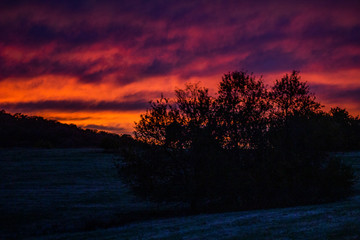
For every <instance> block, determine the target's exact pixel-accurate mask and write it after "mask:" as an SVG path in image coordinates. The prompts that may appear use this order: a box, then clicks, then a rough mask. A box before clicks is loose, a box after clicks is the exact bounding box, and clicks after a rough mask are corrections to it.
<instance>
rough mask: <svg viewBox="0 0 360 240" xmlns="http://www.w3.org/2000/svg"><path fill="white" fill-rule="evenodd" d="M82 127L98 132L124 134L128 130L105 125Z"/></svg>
mask: <svg viewBox="0 0 360 240" xmlns="http://www.w3.org/2000/svg"><path fill="white" fill-rule="evenodd" d="M80 127H82V128H88V129H96V130H101V131H109V132H115V133H122V132H124V131H125V130H126V129H125V128H123V127H114V126H104V125H97V124H89V125H82V126H80Z"/></svg>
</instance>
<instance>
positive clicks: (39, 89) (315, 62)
mask: <svg viewBox="0 0 360 240" xmlns="http://www.w3.org/2000/svg"><path fill="white" fill-rule="evenodd" d="M294 69H295V70H300V74H301V76H302V79H303V80H305V81H308V83H309V85H310V86H311V91H312V92H314V93H315V94H316V96H317V99H318V100H319V101H320V102H321V103H322V104H324V105H326V106H327V108H329V107H335V106H340V107H344V108H347V110H348V111H349V112H350V113H352V114H353V115H358V114H360V2H359V1H358V0H356V1H346V0H345V1H344V0H342V1H338V0H337V1H265V0H264V1H250V0H247V1H210V0H208V1H194V0H193V1H171V0H168V1H163V0H155V1H150V0H146V1H139V0H129V1H95V0H84V1H74V0H68V1H58V0H53V1H51V0H49V1H16V0H8V1H7V0H5V1H0V109H5V110H6V111H7V112H11V113H16V112H21V113H24V114H28V115H39V116H43V117H46V118H51V119H56V120H58V121H60V122H64V123H74V124H76V125H78V126H81V127H85V128H94V129H99V130H106V131H111V132H116V133H131V132H132V131H133V126H134V121H137V120H138V119H139V115H140V113H143V112H144V111H145V109H146V108H147V107H148V101H149V100H151V99H154V98H158V97H159V96H160V94H161V93H164V95H165V96H172V94H173V91H174V90H175V89H176V87H179V88H182V87H183V86H184V84H185V83H186V82H200V83H201V85H203V86H206V87H208V88H210V89H211V91H212V92H214V91H215V90H216V88H217V84H218V83H219V81H220V80H221V77H222V75H223V74H224V73H228V72H231V71H235V70H248V71H249V72H253V73H254V74H255V75H256V76H260V75H263V78H264V80H265V82H266V83H267V84H269V85H270V84H271V83H272V82H274V81H275V80H276V79H279V78H281V77H282V76H283V75H284V74H285V73H290V72H291V71H292V70H294Z"/></svg>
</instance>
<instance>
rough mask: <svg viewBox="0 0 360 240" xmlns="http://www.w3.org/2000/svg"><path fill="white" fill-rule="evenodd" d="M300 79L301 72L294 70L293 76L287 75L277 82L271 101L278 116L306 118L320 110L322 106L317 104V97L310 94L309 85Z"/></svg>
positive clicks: (273, 88)
mask: <svg viewBox="0 0 360 240" xmlns="http://www.w3.org/2000/svg"><path fill="white" fill-rule="evenodd" d="M300 79H301V77H300V75H299V72H298V71H295V70H294V71H293V72H292V73H291V75H288V74H286V75H285V76H284V77H282V78H281V80H276V83H275V85H274V86H273V87H272V92H271V99H272V102H273V105H274V108H275V109H274V110H275V114H276V115H277V116H279V117H282V118H284V117H289V116H293V115H303V116H305V115H309V114H310V113H314V112H317V111H318V110H320V108H321V104H320V103H318V102H316V97H315V95H313V94H311V93H310V90H309V86H308V85H307V83H306V82H301V81H300Z"/></svg>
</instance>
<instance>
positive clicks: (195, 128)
mask: <svg viewBox="0 0 360 240" xmlns="http://www.w3.org/2000/svg"><path fill="white" fill-rule="evenodd" d="M315 100H316V98H315V96H314V95H313V94H311V93H310V92H309V87H308V85H307V84H306V82H301V81H300V76H299V74H298V72H296V71H293V72H292V74H291V75H285V76H284V77H283V78H282V79H281V80H280V81H276V83H275V84H274V86H273V87H272V88H271V91H270V92H269V91H268V90H267V88H266V87H265V85H264V83H263V81H262V79H261V78H260V79H258V80H257V79H256V78H255V77H254V76H253V75H252V74H247V73H246V72H233V73H229V74H225V75H224V77H223V78H222V81H221V82H220V84H219V90H218V94H217V97H216V98H213V97H211V96H209V93H208V89H206V88H202V87H199V85H198V84H189V85H186V87H185V89H177V90H176V91H175V98H174V99H167V98H164V97H163V96H161V98H160V99H159V100H157V101H155V102H151V103H150V109H149V110H147V112H146V113H145V114H144V115H141V118H140V121H139V122H138V123H136V125H135V137H136V140H137V141H140V142H143V143H144V145H143V146H140V145H139V146H140V147H139V146H137V147H136V148H133V149H131V148H129V149H127V150H126V151H125V152H124V154H123V156H124V158H123V161H122V162H121V164H119V165H118V166H119V172H120V174H121V176H122V177H123V179H124V180H125V182H127V183H128V184H130V186H131V187H132V189H133V190H134V191H135V193H136V194H137V195H139V196H142V197H145V198H147V199H150V200H154V201H159V202H162V201H181V202H186V203H188V204H189V205H190V206H191V207H192V210H199V208H201V206H207V207H209V206H211V207H216V209H227V210H229V208H230V209H233V208H236V209H239V208H241V209H248V208H259V207H274V206H289V205H295V204H304V203H314V202H319V201H324V200H331V199H335V198H338V197H343V196H346V195H347V194H349V193H350V190H351V184H352V182H351V181H352V178H353V175H352V173H351V170H349V168H347V167H346V166H344V165H343V164H342V163H341V162H339V161H338V160H331V159H330V158H329V157H328V156H326V155H325V154H322V151H321V150H323V147H320V146H321V144H318V143H319V142H321V141H322V138H323V136H324V135H323V133H324V132H326V131H324V129H325V128H323V127H322V125H323V123H324V121H325V120H324V119H327V118H328V116H327V115H326V114H324V113H323V112H321V111H320V107H321V105H320V103H318V102H316V101H315ZM334 166H337V167H338V168H337V167H334ZM328 179H338V180H336V181H337V184H336V186H335V187H334V188H331V187H329V184H330V183H329V184H328V182H329V181H327V180H328ZM340 188H341V189H344V191H342V190H341V191H340ZM322 189H327V190H326V191H323V190H322Z"/></svg>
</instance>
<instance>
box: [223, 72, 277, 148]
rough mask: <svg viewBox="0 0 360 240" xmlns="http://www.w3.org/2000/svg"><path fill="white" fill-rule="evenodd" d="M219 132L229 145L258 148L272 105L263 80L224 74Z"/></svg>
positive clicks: (225, 143)
mask: <svg viewBox="0 0 360 240" xmlns="http://www.w3.org/2000/svg"><path fill="white" fill-rule="evenodd" d="M216 104H217V121H218V132H219V133H218V134H220V136H221V141H222V142H223V145H224V146H225V147H226V148H256V147H258V145H259V143H260V141H261V140H262V139H263V133H264V132H265V130H266V124H267V120H268V119H267V117H268V111H269V109H270V108H271V105H270V103H269V95H268V92H267V90H266V88H265V86H264V84H263V82H262V79H259V80H256V78H255V76H253V75H252V74H247V73H246V72H233V73H229V74H225V75H224V77H223V78H222V81H221V82H220V85H219V91H218V98H217V101H216Z"/></svg>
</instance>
